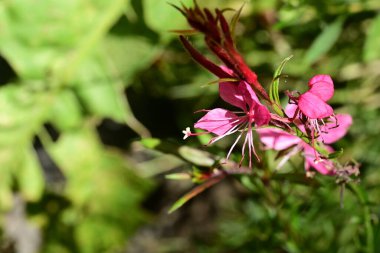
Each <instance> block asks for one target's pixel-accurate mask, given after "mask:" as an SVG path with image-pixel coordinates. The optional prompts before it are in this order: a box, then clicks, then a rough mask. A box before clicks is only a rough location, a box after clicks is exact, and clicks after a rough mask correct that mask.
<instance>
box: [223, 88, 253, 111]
mask: <svg viewBox="0 0 380 253" xmlns="http://www.w3.org/2000/svg"><path fill="white" fill-rule="evenodd" d="M219 95H220V97H221V98H222V99H223V100H224V101H226V102H227V103H229V104H231V105H234V106H236V107H239V108H241V109H243V110H244V111H246V109H247V107H246V105H245V101H244V97H243V94H242V93H241V90H240V89H239V88H238V84H237V83H232V82H222V83H220V84H219Z"/></svg>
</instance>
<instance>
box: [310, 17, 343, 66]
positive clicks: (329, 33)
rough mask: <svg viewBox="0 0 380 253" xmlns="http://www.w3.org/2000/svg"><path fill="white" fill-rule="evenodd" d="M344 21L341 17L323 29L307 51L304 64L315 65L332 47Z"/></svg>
mask: <svg viewBox="0 0 380 253" xmlns="http://www.w3.org/2000/svg"><path fill="white" fill-rule="evenodd" d="M344 20H345V19H344V17H342V16H341V17H339V18H337V19H336V20H335V21H334V22H333V23H331V24H329V25H327V26H326V27H325V28H324V29H323V31H322V32H321V33H320V34H319V35H318V37H317V38H316V39H315V40H314V41H313V44H312V45H311V46H310V48H309V49H308V50H307V52H306V54H305V58H304V62H305V64H307V65H311V64H313V63H315V62H316V61H317V60H319V59H320V58H321V57H322V56H323V55H324V54H325V53H327V52H328V51H329V50H330V49H331V48H332V47H333V46H334V44H335V42H336V41H337V40H338V38H339V36H340V34H341V32H342V28H343V23H344Z"/></svg>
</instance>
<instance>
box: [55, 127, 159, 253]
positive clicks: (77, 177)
mask: <svg viewBox="0 0 380 253" xmlns="http://www.w3.org/2000/svg"><path fill="white" fill-rule="evenodd" d="M49 152H50V153H51V154H52V156H53V157H54V159H55V161H56V162H57V164H58V166H59V167H60V168H61V169H62V170H63V172H64V173H65V175H66V177H67V179H68V180H67V185H66V188H65V194H66V196H67V197H68V198H69V199H70V200H71V201H72V203H73V209H71V210H72V211H73V212H74V213H77V216H75V217H76V218H75V217H74V219H73V220H72V221H71V222H72V224H71V225H74V224H75V226H76V232H75V233H76V239H77V241H78V243H79V247H80V250H81V252H103V251H104V250H106V249H107V250H110V249H118V248H120V247H121V245H123V243H124V239H125V237H126V236H128V235H129V234H130V233H132V232H133V231H134V229H135V228H136V226H137V225H138V224H140V223H141V221H142V220H143V218H144V217H145V214H144V212H142V210H141V209H140V208H139V204H140V201H141V199H142V197H143V196H144V194H145V193H146V192H147V191H148V190H149V188H150V186H151V185H150V184H149V182H148V181H147V180H144V179H142V178H139V177H138V176H137V175H135V174H134V173H133V172H132V171H131V170H130V169H129V168H127V167H126V166H125V163H124V161H123V158H122V157H121V155H120V154H118V153H116V152H113V151H112V150H107V149H105V148H104V147H103V146H102V145H101V143H100V142H99V140H98V139H97V138H96V134H95V132H94V131H91V130H90V129H88V128H87V129H85V128H83V130H81V131H71V132H66V133H65V134H64V135H63V136H61V138H60V139H59V141H58V143H57V144H56V145H54V146H51V148H49ZM78 154H80V155H78ZM126 210H128V215H125V212H126ZM78 219H79V220H78ZM103 219H104V220H103ZM107 220H108V223H107ZM109 220H113V221H114V222H109ZM77 224H79V225H77ZM102 227H103V228H104V229H106V231H108V232H107V236H104V237H102V239H101V240H99V238H98V237H99V233H98V232H95V231H99V230H101V228H102Z"/></svg>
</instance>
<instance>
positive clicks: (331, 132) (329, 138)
mask: <svg viewBox="0 0 380 253" xmlns="http://www.w3.org/2000/svg"><path fill="white" fill-rule="evenodd" d="M335 117H336V120H337V122H329V123H327V124H326V125H325V126H322V127H321V130H322V131H321V134H320V136H319V138H318V140H320V141H323V142H324V143H326V144H331V143H334V142H336V141H337V140H339V139H340V138H342V137H343V136H344V135H346V133H347V131H348V128H349V127H350V126H351V125H352V117H351V115H349V114H337V115H336V116H335ZM333 121H334V120H333Z"/></svg>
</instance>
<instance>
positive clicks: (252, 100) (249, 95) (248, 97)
mask: <svg viewBox="0 0 380 253" xmlns="http://www.w3.org/2000/svg"><path fill="white" fill-rule="evenodd" d="M238 89H239V91H240V94H242V95H243V97H244V101H245V102H246V103H247V104H248V107H250V108H251V107H254V106H255V105H256V104H257V103H259V104H260V101H259V99H258V98H257V96H256V93H255V92H254V91H253V89H252V87H251V85H249V84H248V83H247V82H244V81H242V82H240V83H239V86H238Z"/></svg>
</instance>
